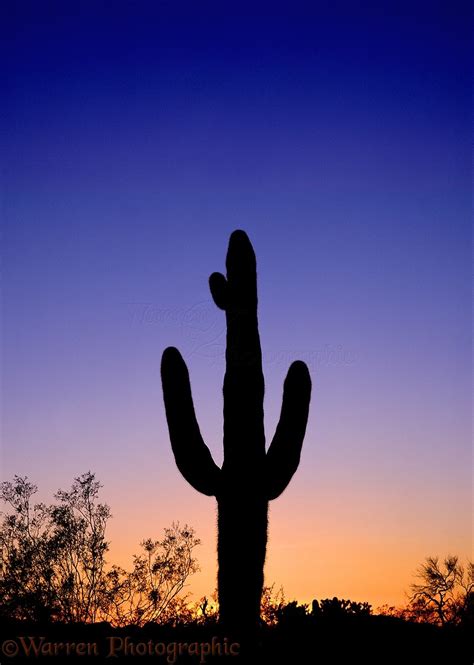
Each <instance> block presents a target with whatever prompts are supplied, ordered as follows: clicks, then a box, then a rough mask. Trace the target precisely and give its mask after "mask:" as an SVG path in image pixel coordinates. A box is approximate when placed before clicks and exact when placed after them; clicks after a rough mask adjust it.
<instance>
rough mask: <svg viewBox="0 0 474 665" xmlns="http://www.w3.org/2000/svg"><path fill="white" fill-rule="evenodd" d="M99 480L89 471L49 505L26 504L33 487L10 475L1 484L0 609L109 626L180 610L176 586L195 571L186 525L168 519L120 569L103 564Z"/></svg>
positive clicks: (104, 516)
mask: <svg viewBox="0 0 474 665" xmlns="http://www.w3.org/2000/svg"><path fill="white" fill-rule="evenodd" d="M100 487H101V485H100V483H99V482H98V481H96V480H95V476H94V474H92V473H90V472H89V473H85V474H83V475H82V476H80V477H78V478H76V479H75V480H74V482H73V485H72V487H71V489H70V491H67V492H66V491H63V490H59V491H58V492H57V493H56V494H55V498H56V499H57V503H56V504H52V505H49V506H46V505H45V504H44V503H37V504H34V505H33V504H32V497H33V495H34V494H35V493H36V491H37V487H36V486H35V485H34V484H32V483H30V482H29V481H28V478H22V477H19V476H15V478H14V480H13V482H3V483H2V484H1V486H0V488H1V489H0V497H1V499H2V500H3V501H4V502H5V503H6V504H8V505H9V507H10V512H9V513H7V514H4V515H3V518H2V523H1V528H0V550H1V568H0V598H1V604H0V612H1V614H2V615H3V616H8V617H10V618H15V619H24V620H32V621H45V620H52V621H65V622H78V621H80V622H88V623H89V622H90V623H93V622H96V621H109V622H111V623H112V624H114V625H119V626H120V625H126V624H129V623H133V624H135V625H143V624H144V623H146V622H147V621H155V620H158V619H160V620H172V619H173V617H175V616H178V615H179V614H183V613H184V612H185V610H186V608H187V598H186V597H183V596H182V595H180V594H181V591H182V590H183V587H184V585H185V583H186V581H187V579H188V578H189V576H190V575H192V574H193V573H195V572H196V571H197V570H198V566H197V561H196V559H195V558H194V555H193V550H194V548H195V547H196V546H197V545H198V544H199V540H198V539H197V538H196V537H195V534H194V531H193V529H191V528H189V527H187V526H185V527H183V528H181V527H180V526H179V524H173V525H172V526H171V527H170V528H167V529H165V530H164V538H163V539H161V540H151V539H148V540H145V541H143V542H142V543H141V549H142V551H141V553H139V554H137V555H135V556H134V558H133V566H132V569H131V570H130V571H126V570H124V569H123V568H121V567H120V566H116V565H108V563H107V561H106V559H105V555H106V553H107V551H108V550H109V543H108V542H107V541H106V539H105V531H106V526H107V522H108V520H109V518H110V516H111V514H110V508H109V507H108V506H107V505H106V504H103V503H98V495H99V489H100Z"/></svg>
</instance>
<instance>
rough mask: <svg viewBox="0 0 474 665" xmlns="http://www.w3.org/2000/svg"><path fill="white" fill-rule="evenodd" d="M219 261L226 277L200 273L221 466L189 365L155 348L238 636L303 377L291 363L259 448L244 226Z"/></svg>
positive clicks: (296, 443) (305, 398) (290, 445)
mask: <svg viewBox="0 0 474 665" xmlns="http://www.w3.org/2000/svg"><path fill="white" fill-rule="evenodd" d="M226 269H227V276H226V277H225V276H224V275H222V274H220V273H213V274H212V275H211V276H210V278H209V285H210V290H211V294H212V297H213V299H214V302H215V304H216V305H217V306H218V307H219V308H220V309H222V310H224V311H225V314H226V323H227V348H226V373H225V377H224V389H223V393H224V462H223V465H222V468H221V469H219V467H218V466H217V465H216V464H215V462H214V461H213V459H212V456H211V453H210V451H209V449H208V447H207V446H206V444H205V443H204V441H203V438H202V436H201V433H200V430H199V425H198V422H197V419H196V415H195V412H194V406H193V400H192V395H191V387H190V383H189V374H188V370H187V367H186V364H185V362H184V360H183V358H182V357H181V354H180V353H179V351H178V350H177V349H176V348H174V347H169V348H167V349H166V350H165V351H164V353H163V358H162V364H161V376H162V384H163V394H164V403H165V410H166V417H167V421H168V428H169V434H170V440H171V446H172V449H173V453H174V457H175V460H176V464H177V466H178V468H179V470H180V471H181V473H182V475H183V476H184V478H185V479H186V480H187V481H188V482H189V483H190V484H191V485H192V486H193V487H194V488H195V489H196V490H198V491H199V492H202V493H203V494H206V495H208V496H215V497H216V499H217V505H218V564H219V570H218V592H219V607H220V618H221V621H222V623H223V625H224V626H226V627H227V628H228V629H230V630H233V631H236V632H238V633H241V634H247V633H252V632H253V630H254V629H255V627H256V626H257V624H258V620H259V612H260V599H261V594H262V587H263V567H264V562H265V553H266V544H267V513H268V502H269V501H270V500H272V499H276V498H277V497H278V496H279V495H280V494H281V493H282V492H283V491H284V489H285V488H286V486H287V485H288V483H289V481H290V479H291V477H292V476H293V474H294V472H295V471H296V469H297V467H298V464H299V460H300V453H301V447H302V444H303V439H304V434H305V430H306V424H307V419H308V411H309V402H310V395H311V379H310V376H309V372H308V368H307V367H306V365H305V364H304V363H303V362H301V361H296V362H294V363H293V364H292V365H291V367H290V369H289V371H288V374H287V377H286V379H285V384H284V390H283V403H282V409H281V415H280V420H279V423H278V426H277V429H276V432H275V436H274V437H273V440H272V443H271V445H270V447H269V449H268V451H267V452H266V451H265V433H264V423H263V396H264V378H263V372H262V354H261V348H260V339H259V333H258V320H257V273H256V260H255V254H254V251H253V248H252V245H251V243H250V240H249V238H248V237H247V235H246V233H245V232H244V231H240V230H238V231H234V232H233V233H232V235H231V237H230V241H229V248H228V252H227V259H226Z"/></svg>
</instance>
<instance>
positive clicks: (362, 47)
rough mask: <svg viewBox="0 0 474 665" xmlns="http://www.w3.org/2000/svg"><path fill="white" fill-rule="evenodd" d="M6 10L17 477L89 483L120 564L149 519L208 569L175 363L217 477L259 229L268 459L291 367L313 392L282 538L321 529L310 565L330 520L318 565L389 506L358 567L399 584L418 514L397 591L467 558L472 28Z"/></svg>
mask: <svg viewBox="0 0 474 665" xmlns="http://www.w3.org/2000/svg"><path fill="white" fill-rule="evenodd" d="M1 12H2V21H1V23H2V32H3V35H2V43H3V47H2V49H3V53H2V61H3V62H4V63H6V66H5V67H4V71H3V86H4V91H5V95H4V97H5V102H4V104H3V111H2V119H1V122H2V130H3V131H2V150H1V153H2V158H1V160H2V191H3V195H2V210H3V211H2V217H3V223H2V226H3V232H2V236H3V239H2V244H3V268H2V271H3V279H2V296H3V300H2V323H3V325H2V352H3V360H2V364H3V372H2V374H3V390H2V398H3V399H2V402H3V433H2V473H3V475H4V477H5V478H10V477H11V476H12V475H13V474H14V473H19V474H22V475H29V476H30V477H31V478H32V479H33V480H36V482H38V484H39V485H40V486H41V487H42V488H44V492H45V493H47V492H49V493H52V492H53V491H54V490H56V489H57V487H59V486H67V485H68V484H69V483H70V480H71V479H72V477H73V476H74V475H78V474H80V473H82V472H84V471H85V470H87V469H88V468H91V469H92V470H94V471H96V473H97V475H98V477H99V478H100V479H101V480H102V481H103V482H104V485H105V488H104V498H105V499H107V500H108V501H109V502H110V504H111V505H112V509H113V512H114V515H115V525H116V526H114V529H115V531H114V532H113V536H114V538H115V540H116V541H118V542H119V545H120V551H121V552H123V553H127V552H128V551H129V549H130V548H132V545H129V544H128V540H127V538H130V539H134V540H139V539H140V538H142V537H145V536H148V535H153V534H149V532H148V531H146V533H143V530H144V529H145V530H146V529H149V525H150V524H151V521H152V520H153V523H157V524H158V525H159V527H160V528H162V527H164V526H166V525H167V524H168V523H169V522H171V520H172V519H175V518H177V517H180V518H181V519H182V520H183V521H184V520H187V521H190V522H191V523H192V524H193V525H194V526H195V528H196V529H197V531H198V532H199V531H200V530H201V532H202V533H203V534H204V536H205V538H204V540H206V542H207V545H206V547H207V548H208V549H207V550H206V549H204V550H203V555H202V557H203V561H204V562H205V563H206V562H209V566H211V565H212V564H211V563H210V562H211V561H213V556H214V555H213V538H214V535H213V520H214V515H213V512H212V509H211V507H210V505H209V504H208V503H201V498H200V497H198V496H197V495H195V494H194V493H193V491H192V490H191V489H189V488H187V487H186V485H185V483H184V481H183V480H182V479H181V478H180V477H179V474H178V472H177V471H176V470H175V468H174V463H173V460H172V456H171V452H170V448H169V442H168V438H167V431H166V426H165V422H164V413H163V407H162V397H161V387H160V380H159V362H160V356H161V352H162V350H163V349H164V348H165V347H166V346H167V345H169V344H172V345H176V346H179V347H180V349H181V350H182V352H183V355H185V357H186V360H187V361H188V363H189V366H190V371H191V374H192V377H191V378H192V385H193V391H194V394H195V400H196V406H197V409H198V416H199V419H200V422H201V425H202V430H203V432H204V433H205V435H206V437H207V439H208V442H209V446H210V447H211V449H212V450H213V452H214V454H215V456H216V458H217V459H221V457H219V456H221V454H222V453H221V431H222V422H221V410H222V404H221V401H220V400H221V385H222V373H223V369H224V365H223V351H224V348H223V333H224V327H223V318H222V313H221V312H219V311H218V310H217V309H216V308H215V307H214V306H213V304H212V302H211V299H210V296H209V293H208V288H207V279H208V276H209V274H210V273H211V272H213V271H215V270H222V269H223V267H224V259H225V251H226V247H227V241H228V236H229V234H230V232H231V231H232V230H234V229H235V228H243V229H245V230H246V231H247V233H248V234H249V236H250V238H251V240H252V242H253V243H254V247H255V250H256V253H257V261H258V268H259V293H260V328H261V338H262V346H263V352H264V363H265V365H264V370H265V375H266V386H267V389H266V421H267V423H266V424H267V428H268V432H267V437H268V438H270V437H271V434H272V429H273V428H274V426H275V423H276V419H277V416H278V410H279V402H280V399H281V386H282V382H283V379H284V376H285V373H286V369H287V366H288V365H289V364H290V362H291V360H293V359H294V358H297V357H300V358H302V359H304V360H306V361H307V362H308V364H309V365H310V370H311V373H312V376H313V384H314V394H313V405H312V411H311V418H310V423H309V426H308V435H307V440H306V444H305V449H304V456H303V461H302V465H301V468H300V470H299V472H298V474H297V476H295V479H294V481H293V484H294V487H293V489H292V488H291V487H290V488H289V489H288V491H287V493H285V495H284V497H286V498H287V502H288V503H287V508H281V511H282V512H281V514H280V512H279V510H280V509H277V508H275V513H276V514H275V524H276V529H277V531H276V533H277V534H278V533H283V532H284V533H285V534H286V533H287V532H286V531H285V529H287V528H288V524H290V523H291V520H292V517H291V516H292V515H294V514H295V511H298V510H301V506H302V505H305V506H309V509H308V510H307V515H308V519H309V520H310V524H309V526H308V524H306V527H305V526H304V525H302V529H303V530H304V529H305V528H307V533H311V534H314V542H317V539H318V534H321V533H323V532H324V533H326V531H325V529H326V526H324V525H323V524H321V523H320V522H318V519H319V518H318V514H319V513H321V512H322V513H324V514H327V515H329V516H330V515H331V511H332V510H336V512H337V510H339V509H336V508H334V507H335V506H337V505H338V502H337V500H336V497H340V498H341V501H342V503H343V504H344V505H345V509H344V510H343V508H341V509H340V513H337V519H333V520H331V528H329V526H327V529H326V530H327V533H331V534H332V537H334V540H333V541H331V537H329V536H327V538H326V540H325V543H326V544H325V547H326V548H327V552H328V557H329V559H330V558H331V557H330V552H331V551H333V550H334V551H335V550H336V549H337V548H339V550H340V545H337V546H336V543H339V540H338V538H339V536H338V537H336V536H335V535H334V534H335V533H336V532H338V533H339V535H340V534H341V533H344V532H346V533H347V529H348V528H349V529H350V523H351V521H352V523H353V521H354V515H352V517H351V515H350V510H349V508H348V502H349V503H351V502H352V505H356V506H359V505H360V511H359V513H358V515H359V518H360V520H361V521H360V524H361V529H362V525H363V524H365V523H366V522H367V519H369V518H368V517H367V515H368V514H369V513H370V510H371V509H369V507H370V506H373V505H374V503H379V504H380V506H381V507H380V511H381V512H380V515H378V516H377V517H376V518H373V519H372V518H370V519H372V522H371V523H372V524H374V529H375V531H373V532H372V531H370V530H369V532H368V533H365V532H364V534H365V535H364V534H363V535H361V536H360V537H361V539H362V540H361V543H362V545H361V547H362V549H361V552H364V553H366V552H367V551H368V550H367V549H364V548H369V545H370V543H372V544H373V543H374V542H375V541H380V539H381V538H382V539H383V538H384V537H386V538H387V539H388V540H387V551H388V550H389V549H390V551H392V550H393V542H395V541H396V543H398V544H399V545H400V550H398V549H397V552H396V556H398V557H399V559H398V560H401V559H400V557H401V556H402V555H401V554H400V552H401V551H402V549H403V545H406V544H407V538H406V537H405V536H406V533H407V528H408V527H407V524H409V523H410V519H411V518H412V517H413V511H414V515H415V516H414V517H413V520H414V526H413V531H412V532H411V531H410V529H409V528H408V532H409V533H411V534H412V535H411V536H410V538H411V540H410V538H409V539H408V540H410V542H411V545H410V546H413V551H412V550H410V552H411V554H410V555H406V559H403V561H404V563H403V565H402V566H401V569H400V575H399V577H397V578H396V580H395V581H394V584H395V582H396V583H397V584H398V586H400V585H401V584H402V578H403V579H405V577H403V576H405V575H406V576H408V575H409V574H410V571H411V570H412V568H414V567H415V566H416V564H417V563H418V559H419V558H420V557H423V556H424V555H425V554H426V555H427V554H430V553H433V552H432V549H434V548H438V549H439V550H440V551H439V553H440V554H442V552H441V550H442V549H443V548H445V549H448V550H449V551H451V549H453V548H454V549H455V550H456V551H458V553H459V554H460V555H462V554H463V553H464V554H468V553H469V552H468V550H469V549H470V547H472V545H470V544H469V539H470V529H471V520H472V515H471V503H472V497H471V484H470V483H471V469H472V461H471V450H470V402H469V395H470V334H471V331H470V298H471V293H470V263H471V255H470V211H471V192H470V190H471V172H470V124H469V123H470V31H469V5H468V4H467V3H463V2H454V3H449V5H448V4H447V3H444V2H430V3H424V2H416V1H415V2H411V3H404V2H397V3H383V6H380V3H368V4H367V3H366V4H364V7H363V8H361V7H359V6H357V4H356V3H347V2H339V3H337V2H336V3H317V4H316V3H291V5H286V6H284V5H280V4H276V5H275V4H272V7H271V8H269V6H267V5H265V4H261V5H259V7H258V8H257V9H255V7H252V6H250V5H244V4H242V3H235V4H234V5H231V6H229V4H228V3H219V4H217V3H216V4H212V3H200V4H199V5H197V4H196V3H171V2H169V3H168V2H153V3H152V2H115V3H101V2H79V3H77V2H68V3H66V4H65V3H53V2H45V3H33V2H19V3H9V4H7V5H5V6H4V7H3V8H2V10H1ZM124 487H126V488H127V491H126V492H124V489H123V488H124ZM349 497H350V498H349ZM280 501H281V504H280V502H278V506H280V505H282V506H284V499H283V498H282V499H281V500H280ZM354 502H355V503H354ZM196 506H197V507H196ZM275 506H277V503H275ZM313 506H314V510H313V509H312V507H313ZM413 506H418V511H417V510H416V509H414V508H413ZM201 507H202V509H201ZM384 510H385V512H383V511H384ZM195 511H197V512H195ZM291 511H293V513H292V512H291ZM348 511H349V512H348ZM364 511H365V512H364ZM367 511H369V513H367ZM370 514H371V513H370ZM137 515H140V516H141V517H140V519H138V518H137ZM363 515H365V518H363V517H362V516H363ZM370 519H369V521H370ZM206 520H207V521H206ZM311 520H312V521H311ZM344 520H347V524H346V523H345V521H344ZM377 520H379V521H377ZM384 520H385V523H384V526H383V529H385V528H386V529H387V533H390V534H396V537H395V536H393V538H394V541H393V542H392V541H390V538H389V536H387V533H386V532H385V531H384V530H382V531H380V532H379V531H377V529H378V528H380V529H382V527H381V526H380V524H382V523H383V522H384ZM328 524H329V523H328ZM377 524H379V526H378V527H377ZM124 525H127V529H126V531H127V534H126V536H125V535H124ZM421 525H423V526H421ZM278 529H280V532H278ZM338 530H339V531H338ZM362 531H363V529H362ZM362 531H361V530H359V534H361V533H362ZM440 531H441V532H442V533H444V534H445V535H444V536H443V538H441V539H440V537H439V532H440ZM404 534H405V536H404ZM289 538H294V539H295V542H296V543H297V545H298V543H300V545H301V548H302V549H301V551H307V550H308V548H309V547H310V544H309V541H307V540H304V542H303V541H300V539H301V538H303V536H301V535H299V534H296V533H293V534H292V535H291V534H290V536H289ZM404 538H405V540H404ZM364 539H365V540H364ZM275 540H276V542H277V543H278V540H277V536H275ZM310 540H311V539H310ZM312 542H313V541H312V540H311V543H312ZM389 542H390V548H389V546H388V543H389ZM314 547H315V550H314V551H315V553H316V554H315V556H317V553H318V549H317V547H316V545H315V546H314ZM331 547H332V548H333V550H331ZM127 548H128V549H127ZM275 551H279V550H278V545H275ZM124 556H125V554H124ZM270 556H271V555H270ZM364 556H365V554H364ZM387 556H388V555H387ZM393 556H395V554H394V555H393ZM290 558H291V557H290V555H289V554H288V553H285V552H283V553H282V554H281V556H280V555H278V556H277V557H276V558H275V560H272V559H270V562H269V565H270V566H271V573H272V575H273V576H274V578H277V577H279V578H282V581H284V582H285V586H286V587H287V588H288V589H289V591H290V593H293V592H294V594H295V595H299V596H300V597H301V596H304V594H305V593H306V590H305V587H304V584H303V582H302V581H298V580H297V579H296V578H295V577H294V576H293V577H292V573H291V570H290V568H289V563H288V561H289V560H290ZM361 561H365V559H364V558H363V556H362V554H361ZM321 567H322V564H321ZM316 568H317V566H316ZM326 569H327V567H326ZM331 575H332V576H331ZM380 575H382V571H381V572H380ZM209 579H210V578H208V577H203V580H204V582H205V583H206V584H209ZM329 579H330V581H332V583H333V587H331V588H334V585H335V586H336V587H337V584H338V583H339V581H338V580H339V578H338V577H337V573H336V571H335V570H334V571H333V573H331V574H329ZM364 579H365V578H364ZM276 581H277V582H280V579H276ZM204 582H203V583H202V585H201V586H202V587H203V588H204V586H205V584H204ZM310 582H311V585H313V586H317V585H318V583H319V582H318V580H312V579H311V580H310ZM310 582H308V584H309V583H310ZM408 582H409V579H408V577H407V583H408ZM351 584H354V585H355V586H354V593H355V592H356V591H357V589H358V588H359V587H358V586H357V583H356V582H354V580H352V582H351ZM361 585H362V582H361ZM198 586H199V585H198ZM313 586H311V588H313ZM350 588H352V587H350ZM363 588H365V587H363V586H361V589H363ZM374 589H375V587H374ZM349 590H350V589H349ZM329 592H330V591H328V593H329ZM307 593H308V594H309V593H312V591H309V590H308V591H307ZM361 593H362V591H361ZM396 593H397V592H396V591H395V590H394V588H393V589H392V588H391V589H385V588H384V594H385V596H384V597H395V596H396ZM333 595H334V594H333ZM346 595H347V594H346ZM372 595H373V597H374V598H375V597H378V596H377V592H376V590H373V592H372ZM379 595H380V596H381V597H382V596H383V594H382V592H381V593H380V594H379Z"/></svg>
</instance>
